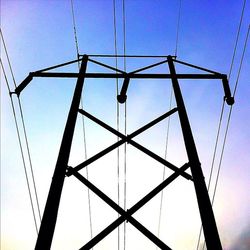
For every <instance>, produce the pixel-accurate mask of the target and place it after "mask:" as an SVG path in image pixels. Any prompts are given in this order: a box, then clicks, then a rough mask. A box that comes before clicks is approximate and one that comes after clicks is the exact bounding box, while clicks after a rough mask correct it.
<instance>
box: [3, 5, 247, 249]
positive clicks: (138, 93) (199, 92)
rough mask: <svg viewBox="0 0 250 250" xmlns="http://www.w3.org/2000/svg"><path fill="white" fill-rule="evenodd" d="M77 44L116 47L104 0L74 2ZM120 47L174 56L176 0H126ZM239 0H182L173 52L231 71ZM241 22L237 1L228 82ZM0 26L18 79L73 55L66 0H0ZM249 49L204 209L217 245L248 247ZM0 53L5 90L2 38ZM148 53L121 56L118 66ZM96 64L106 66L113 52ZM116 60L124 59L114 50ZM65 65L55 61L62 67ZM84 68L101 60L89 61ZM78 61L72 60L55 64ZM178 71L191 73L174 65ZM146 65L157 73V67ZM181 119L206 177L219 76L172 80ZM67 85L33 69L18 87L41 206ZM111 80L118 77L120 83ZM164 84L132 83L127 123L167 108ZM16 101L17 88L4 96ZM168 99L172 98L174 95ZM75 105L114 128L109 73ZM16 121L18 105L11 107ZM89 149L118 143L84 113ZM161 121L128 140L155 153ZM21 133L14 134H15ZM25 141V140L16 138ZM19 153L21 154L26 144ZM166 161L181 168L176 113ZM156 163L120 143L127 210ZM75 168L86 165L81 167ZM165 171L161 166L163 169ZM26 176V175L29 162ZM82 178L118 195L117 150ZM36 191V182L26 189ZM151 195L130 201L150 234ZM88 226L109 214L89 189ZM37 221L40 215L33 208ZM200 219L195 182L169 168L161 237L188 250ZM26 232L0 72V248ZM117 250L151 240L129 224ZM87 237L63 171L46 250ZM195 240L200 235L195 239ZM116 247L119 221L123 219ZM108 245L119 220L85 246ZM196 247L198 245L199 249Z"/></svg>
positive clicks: (84, 206)
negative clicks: (210, 212) (179, 96)
mask: <svg viewBox="0 0 250 250" xmlns="http://www.w3.org/2000/svg"><path fill="white" fill-rule="evenodd" d="M73 2H74V8H75V18H76V28H77V36H78V44H79V48H80V53H81V54H114V53H115V50H114V28H113V0H85V1H80V0H74V1H73ZM125 5H126V53H127V54H137V55H147V54H149V55H169V54H171V55H174V53H175V45H176V30H177V19H178V8H179V1H177V0H175V1H174V0H171V1H164V0H158V1H153V0H151V1H150V0H125ZM242 5H243V1H242V0H240V1H235V0H227V1H225V0H221V1H214V0H212V1H191V0H182V7H181V18H180V30H179V42H178V54H177V56H178V59H179V60H182V61H186V62H189V63H192V64H195V65H199V66H202V67H205V68H208V69H211V70H215V71H217V72H220V73H225V74H228V73H229V69H230V64H231V60H232V55H233V49H234V45H235V39H236V34H237V29H238V25H239V20H240V15H241V11H242ZM116 7H117V8H116V13H117V47H118V54H123V32H122V31H123V30H122V28H123V26H122V25H123V24H122V0H116ZM249 20H250V3H249V1H246V7H245V15H244V17H243V22H242V28H241V32H240V37H239V43H238V47H237V51H236V57H235V63H234V67H233V71H232V75H231V79H230V86H231V88H232V89H233V87H234V86H235V82H236V77H237V72H238V68H239V63H240V57H241V54H242V51H243V45H244V40H245V38H246V34H247V29H248V26H249ZM1 30H2V32H3V35H4V39H5V42H6V45H7V49H8V53H9V57H10V60H11V64H12V68H13V71H14V75H15V78H16V82H17V84H19V83H20V82H21V81H22V80H23V79H24V78H25V77H26V76H27V75H28V74H29V72H33V71H36V70H39V69H42V68H46V67H49V66H52V65H56V64H60V63H63V62H66V61H70V60H74V59H75V58H76V48H75V42H74V32H73V26H72V14H71V5H70V0H61V1H59V0H54V1H49V0H34V1H28V0H2V1H1ZM249 58H250V48H249V42H248V45H247V49H246V54H245V60H244V62H243V65H242V71H241V75H240V79H239V85H238V89H237V92H236V98H235V99H236V103H235V105H234V108H233V113H232V119H231V123H230V128H229V134H228V138H227V143H226V148H225V153H224V157H223V161H222V167H221V172H220V178H219V183H218V189H217V193H216V198H215V203H214V214H215V217H216V221H217V226H218V230H219V233H220V236H221V241H222V245H223V249H226V250H246V249H249V247H250V243H249V242H250V221H249V218H250V199H249V197H250V196H249V189H250V182H249V180H250V171H249V166H250V154H249V148H250V140H249V138H250V129H249V128H250V119H249V117H250V104H249V98H250V88H249V84H250V82H249V72H250V71H249V69H250V60H249ZM1 60H2V61H3V65H4V67H5V70H6V72H7V76H8V80H9V83H10V85H11V88H12V90H14V85H13V82H12V81H11V74H10V71H9V69H8V63H7V59H6V55H5V54H4V50H3V44H2V40H1ZM157 61H158V60H155V59H154V60H151V59H150V60H149V59H147V60H146V59H145V60H144V59H143V60H141V59H140V60H132V59H128V60H127V63H126V64H127V71H131V70H134V69H137V68H140V67H142V66H145V65H148V64H152V63H154V62H157ZM105 62H106V63H109V64H110V65H113V66H114V65H115V61H114V60H106V61H105ZM118 66H119V68H121V69H123V61H122V60H119V62H118ZM61 70H64V69H61ZM88 70H89V71H99V70H103V69H102V68H99V67H97V66H93V65H89V66H88ZM65 71H70V72H72V71H74V72H76V71H77V65H73V66H69V67H65ZM177 71H178V72H179V73H195V72H192V71H190V70H189V69H187V68H186V67H177ZM148 72H157V73H167V68H166V69H165V66H164V65H163V66H159V67H157V68H155V69H153V70H151V71H148ZM180 83H181V88H182V91H183V96H184V99H185V103H186V107H187V111H188V114H189V118H190V123H191V126H192V129H193V134H194V138H195V141H196V146H197V150H198V153H199V157H200V161H201V162H202V168H203V172H204V176H205V179H206V182H208V179H209V171H210V167H211V162H212V156H213V149H214V144H215V138H216V132H217V128H218V121H219V116H220V111H221V104H222V100H223V89H222V84H221V82H220V81H217V80H195V81H187V80H185V81H184V80H183V81H180ZM74 86H75V79H56V78H44V79H40V78H36V79H34V80H33V81H32V82H31V84H30V85H29V86H28V87H27V88H26V89H25V90H24V91H23V92H22V93H21V102H22V105H23V111H24V116H25V122H26V129H27V133H28V138H29V143H30V148H31V157H32V162H33V168H34V174H35V179H36V184H37V190H38V195H39V202H40V206H41V209H42V211H43V209H44V205H45V202H46V198H47V193H48V190H49V186H50V182H51V178H52V174H53V171H54V167H55V163H56V159H57V155H58V150H59V146H60V143H61V138H62V134H63V130H64V126H65V122H66V119H67V115H68V110H69V106H70V103H71V98H72V94H73V90H74ZM120 86H121V82H120ZM170 93H171V89H170V82H169V81H163V80H157V81H151V80H145V81H141V80H134V81H131V84H130V85H129V90H128V102H127V132H128V133H132V132H133V131H134V130H136V129H138V128H139V127H141V126H143V125H144V124H146V123H148V122H149V121H151V120H152V119H154V118H156V117H157V116H159V115H161V114H163V113H164V112H166V111H167V110H168V109H169V99H170ZM14 100H15V106H16V107H18V106H17V101H16V96H14ZM173 105H174V102H173ZM83 106H84V108H85V109H86V111H88V112H89V113H91V114H93V115H95V116H96V117H98V118H99V119H102V120H103V121H104V122H106V123H107V124H109V125H110V126H112V127H113V128H116V86H115V80H101V79H99V80H93V79H88V80H86V82H85V86H84V91H83ZM228 112H229V107H228V106H226V107H225V113H224V118H223V125H222V126H223V127H222V133H221V137H220V141H219V147H218V153H217V155H216V160H215V172H214V175H213V178H212V184H211V186H212V189H211V192H210V193H211V195H212V193H213V187H214V184H215V178H216V174H215V173H216V171H217V169H218V164H219V156H220V152H221V146H222V140H223V135H224V132H225V125H226V119H227V115H228ZM80 118H81V117H80V116H79V118H78V121H77V127H76V132H75V136H74V141H73V146H72V151H71V156H70V165H71V166H76V165H77V164H79V163H81V162H82V161H83V160H84V147H83V132H82V127H81V119H80ZM18 121H19V123H20V124H21V122H20V114H19V112H18ZM85 126H86V141H87V155H88V157H90V156H92V155H94V154H96V153H97V152H99V151H100V150H102V149H104V148H105V147H107V146H109V145H111V144H112V143H114V142H115V141H116V137H115V136H114V135H112V134H111V133H109V132H108V131H105V130H104V129H102V128H100V127H99V126H97V125H96V124H94V123H93V122H92V121H90V120H88V119H86V120H85ZM120 130H121V132H124V105H120ZM166 131H167V120H165V121H163V122H161V123H159V124H158V125H157V126H156V127H155V128H151V129H150V130H148V131H145V132H144V133H143V134H141V135H140V136H138V137H136V139H135V141H137V142H138V143H141V144H142V145H144V146H145V147H147V148H148V149H150V150H152V151H153V152H155V153H157V154H159V155H160V156H161V157H164V152H165V141H166ZM22 140H23V133H22ZM23 142H24V141H23ZM123 150H124V149H123V147H121V150H120V188H121V200H122V201H121V206H123V177H124V173H123V171H124V151H123ZM25 157H26V158H25V160H26V161H27V162H28V158H27V152H26V150H25ZM167 159H168V160H169V161H170V162H171V163H173V164H175V165H176V166H178V167H180V166H182V165H183V164H184V163H185V162H186V161H187V157H186V154H185V148H184V144H183V141H182V137H181V130H180V127H179V121H178V119H177V116H176V115H174V116H173V117H171V123H170V134H169V146H168V155H167ZM162 172H163V166H162V165H160V164H159V163H156V162H155V161H154V160H152V159H151V158H149V157H148V156H145V155H144V154H142V153H141V152H140V151H138V150H136V149H134V148H133V147H132V146H130V145H128V146H127V208H129V207H131V206H132V205H133V204H135V203H136V202H137V201H138V200H139V199H140V198H142V197H143V196H144V195H146V194H147V193H148V192H149V191H151V190H152V189H153V188H154V187H155V186H156V185H158V184H159V183H160V182H161V181H162ZM81 173H82V174H83V175H85V171H84V170H82V171H81ZM171 173H172V171H170V170H167V169H166V175H167V176H168V175H169V174H171ZM29 178H31V175H30V171H29ZM89 178H90V181H91V182H93V183H94V184H95V185H96V186H97V187H99V188H100V189H101V190H102V191H103V192H105V193H106V194H107V195H108V196H109V197H110V198H112V199H113V200H114V201H117V152H116V151H113V152H112V153H110V154H108V155H106V156H105V157H104V158H103V159H102V160H98V161H97V162H96V163H94V164H93V165H90V167H89ZM32 194H33V196H34V192H33V190H32ZM159 207H160V195H158V196H156V197H155V198H154V199H153V200H152V201H150V202H149V203H148V204H147V205H146V206H145V207H143V208H142V209H141V210H140V211H138V212H137V213H135V218H136V219H138V220H139V221H140V222H141V223H142V224H143V225H145V227H147V228H148V229H149V230H150V231H151V232H152V233H154V234H157V229H158V218H159ZM91 208H92V222H93V233H94V235H96V234H97V233H98V232H100V231H101V230H102V229H103V228H104V227H106V226H107V225H108V224H110V223H111V222H112V221H113V220H114V219H116V218H117V213H116V212H114V211H113V210H112V209H111V208H110V207H109V206H108V205H106V204H104V202H103V201H101V200H100V199H99V198H98V197H96V196H95V195H94V194H92V193H91ZM36 217H37V221H39V220H38V214H37V211H36ZM199 228H200V219H199V212H198V207H197V202H196V197H195V192H194V188H193V185H192V183H191V182H190V181H187V180H185V179H183V178H181V177H179V178H178V179H177V180H176V181H175V182H174V183H172V184H171V185H170V186H169V187H167V188H166V189H165V192H164V201H163V209H162V220H161V228H160V238H161V240H163V241H164V242H165V243H166V244H167V245H168V246H169V247H171V248H172V249H174V250H184V249H185V250H186V249H187V250H193V249H196V245H197V240H198V233H199ZM36 237H37V235H36V231H35V226H34V221H33V217H32V212H31V206H30V201H29V197H28V190H27V186H26V180H25V175H24V170H23V165H22V159H21V154H20V149H19V145H18V140H17V136H16V130H15V124H14V118H13V114H12V110H11V105H10V100H9V95H8V90H7V87H6V83H5V80H4V76H3V73H2V70H1V249H3V250H14V249H15V250H24V249H25V250H28V249H34V246H35V242H36ZM126 237H127V241H126V249H127V250H129V249H145V250H148V249H155V246H154V245H153V244H152V243H151V242H150V241H149V240H148V239H147V238H145V237H144V236H143V235H142V234H141V233H140V232H138V231H137V230H136V229H135V228H134V227H133V226H131V225H130V224H129V223H128V224H127V234H126ZM89 239H90V228H89V215H88V200H87V189H86V187H84V186H83V184H81V183H79V182H78V181H77V180H76V179H74V178H73V177H71V178H66V181H65V186H64V189H63V195H62V199H61V204H60V209H59V215H58V221H57V225H56V230H55V234H54V239H53V244H52V249H53V250H64V249H65V250H66V249H79V248H80V247H82V246H83V245H84V243H86V242H88V240H89ZM202 241H203V238H202ZM121 246H123V226H121ZM94 249H95V250H98V249H102V250H105V249H117V230H115V231H114V232H113V233H112V234H110V235H109V236H108V237H107V238H105V239H104V240H103V241H102V242H101V243H99V244H98V245H97V246H96V247H95V248H94ZM201 249H202V248H201Z"/></svg>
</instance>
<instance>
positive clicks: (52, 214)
mask: <svg viewBox="0 0 250 250" xmlns="http://www.w3.org/2000/svg"><path fill="white" fill-rule="evenodd" d="M87 61H88V57H87V56H86V55H85V56H83V59H82V64H81V68H80V71H79V76H78V79H77V83H76V87H75V91H74V95H73V99H72V103H71V107H70V110H69V114H68V119H67V123H66V126H65V129H64V134H63V138H62V142H61V146H60V150H59V154H58V158H57V163H56V167H55V171H54V175H53V178H52V182H51V186H50V190H49V194H48V198H47V202H46V206H45V210H44V213H43V218H42V222H41V226H40V230H39V234H38V238H37V242H36V247H35V250H49V249H50V247H51V243H52V239H53V234H54V230H55V225H56V220H57V214H58V208H59V203H60V198H61V193H62V188H63V183H64V178H65V173H66V168H67V166H68V161H69V155H70V149H71V144H72V139H73V134H74V129H75V124H76V118H77V113H78V108H79V105H80V100H81V94H82V88H83V83H84V78H85V73H86V68H87Z"/></svg>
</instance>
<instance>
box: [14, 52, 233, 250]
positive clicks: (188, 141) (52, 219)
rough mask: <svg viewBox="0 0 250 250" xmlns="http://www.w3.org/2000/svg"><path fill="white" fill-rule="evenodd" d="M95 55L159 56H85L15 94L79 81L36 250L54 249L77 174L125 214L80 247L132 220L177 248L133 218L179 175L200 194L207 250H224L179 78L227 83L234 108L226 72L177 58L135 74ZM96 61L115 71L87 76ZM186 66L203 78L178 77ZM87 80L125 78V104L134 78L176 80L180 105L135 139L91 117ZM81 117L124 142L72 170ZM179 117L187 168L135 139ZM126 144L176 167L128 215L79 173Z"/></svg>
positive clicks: (122, 93) (26, 81)
mask: <svg viewBox="0 0 250 250" xmlns="http://www.w3.org/2000/svg"><path fill="white" fill-rule="evenodd" d="M95 57H135V58H136V57H142V58H143V57H153V56H111V55H89V56H87V55H83V56H80V57H79V59H78V60H74V61H70V62H66V63H63V64H59V65H56V66H52V67H49V68H46V69H43V70H39V71H36V72H32V73H30V74H29V75H28V77H27V78H26V79H24V81H23V82H22V83H21V84H20V85H19V86H18V87H17V88H16V90H15V93H16V94H17V95H20V93H21V91H22V90H23V89H24V88H25V87H26V86H27V85H28V84H29V83H30V81H31V80H32V79H33V77H63V78H77V82H76V87H75V91H74V95H73V99H72V103H71V107H70V110H69V114H68V119H67V123H66V126H65V130H64V134H63V138H62V142H61V146H60V151H59V155H58V159H57V163H56V166H55V170H54V174H53V178H52V182H51V186H50V189H49V194H48V197H47V202H46V206H45V210H44V213H43V217H42V222H41V226H40V230H39V234H38V238H37V242H36V246H35V249H36V250H49V249H50V247H51V243H52V239H53V234H54V230H55V225H56V220H57V214H58V208H59V203H60V197H61V193H62V189H63V184H64V179H65V176H68V177H69V176H74V177H76V178H77V179H78V180H79V181H80V182H82V183H83V184H84V185H85V186H87V187H88V188H89V189H90V190H91V191H92V192H94V193H95V194H96V195H97V196H99V197H100V198H101V199H102V200H104V201H105V202H106V203H107V204H108V205H109V206H110V207H112V208H113V209H114V210H115V211H116V212H118V213H119V214H120V216H119V217H118V218H117V219H116V220H115V221H114V222H112V223H111V224H110V225H109V226H107V227H106V228H105V229H104V230H103V231H102V232H100V233H99V234H97V235H96V236H95V237H94V238H93V239H91V240H90V241H89V242H88V243H86V244H85V245H84V246H83V247H82V248H80V249H91V248H92V247H94V246H95V245H96V244H97V243H98V242H100V241H101V240H102V239H103V238H105V237H106V236H107V235H108V234H109V233H111V232H112V231H113V230H115V229H116V228H117V227H118V226H119V225H120V224H121V223H123V222H124V221H128V222H130V223H131V224H132V225H133V226H134V227H136V228H137V229H138V230H139V231H140V232H141V233H142V234H144V235H145V236H146V237H147V238H149V239H150V240H151V241H152V242H154V243H155V245H157V246H158V247H159V248H161V249H167V250H168V249H171V248H170V247H168V246H167V245H166V244H165V243H164V242H163V241H161V240H160V239H159V238H158V237H156V236H155V235H154V234H153V233H151V232H150V231H149V230H148V229H146V228H145V227H144V226H143V225H142V224H141V223H140V222H138V221H137V220H136V219H135V218H134V217H133V214H134V213H135V212H136V211H138V210H139V209H140V208H141V207H143V206H144V205H145V204H146V203H147V202H148V201H149V200H151V199H152V198H153V197H154V196H155V195H157V194H158V193H159V192H161V191H162V190H163V189H164V188H166V187H167V186H168V185H169V184H170V183H172V182H173V181H174V180H175V179H176V178H177V177H183V178H186V179H188V180H191V181H192V182H193V183H194V188H195V192H196V197H197V202H198V207H199V211H200V217H201V221H202V225H203V230H204V236H205V241H206V246H207V249H208V250H222V246H221V242H220V238H219V233H218V230H217V226H216V222H215V218H214V214H213V210H212V205H211V202H210V199H209V195H208V191H207V188H206V184H205V180H204V176H203V173H202V169H201V163H200V160H199V157H198V153H197V150H196V146H195V142H194V138H193V134H192V130H191V127H190V123H189V119H188V115H187V112H186V108H185V104H184V101H183V97H182V93H181V89H180V85H179V82H178V80H179V79H193V80H195V79H221V80H222V83H223V89H224V94H225V96H224V98H225V101H226V102H227V104H228V105H232V104H233V103H234V99H233V97H232V96H231V92H230V88H229V84H228V80H227V76H226V75H224V74H220V73H218V72H215V71H211V70H208V69H205V68H202V67H198V66H195V65H192V64H189V63H186V62H182V61H179V60H176V57H173V56H158V57H157V56H156V57H157V58H164V60H162V61H160V62H158V63H154V64H151V65H148V66H146V67H143V68H140V69H137V70H135V71H133V72H129V73H127V72H125V71H123V70H120V69H117V68H114V67H112V66H109V65H107V64H104V63H102V62H99V61H96V60H94V59H93V58H95ZM76 62H81V66H80V70H79V72H78V73H62V72H50V70H52V69H56V68H59V67H62V66H66V65H69V64H72V63H76ZM89 62H91V63H94V64H97V65H100V66H102V67H103V68H105V69H110V70H112V71H113V73H89V72H87V64H88V63H89ZM176 63H178V64H182V65H185V66H187V67H191V68H195V69H198V70H201V71H203V72H206V74H205V73H203V74H177V73H176V69H175V64H176ZM162 64H167V65H168V68H169V74H149V73H140V72H143V71H145V70H147V69H151V68H154V67H157V66H159V65H162ZM86 78H113V79H115V78H119V79H123V85H122V88H121V91H120V94H119V95H118V96H117V99H118V101H119V102H120V103H124V102H125V101H126V99H127V94H126V93H127V89H128V86H129V82H130V80H131V79H170V80H171V81H172V86H173V93H174V96H175V100H176V107H175V108H173V109H172V110H170V111H168V112H166V113H165V114H163V115H161V116H160V117H158V118H156V119H155V120H153V121H151V122H149V123H148V124H146V125H144V126H142V127H141V128H139V129H138V130H136V131H134V132H133V133H131V134H129V135H124V134H122V133H120V132H119V131H117V130H115V129H114V128H112V127H110V126H109V125H107V124H106V123H104V122H103V121H101V120H99V119H98V118H96V117H94V116H93V115H91V114H89V113H88V112H86V111H85V110H82V109H79V104H80V99H81V94H82V89H83V84H84V80H85V79H86ZM78 113H80V114H81V115H84V116H85V117H87V118H89V119H91V120H92V121H94V122H95V123H97V124H98V125H100V126H101V127H103V128H105V129H106V130H108V131H110V132H111V133H113V134H114V135H116V136H118V137H119V138H120V140H119V141H117V142H116V143H114V144H112V145H111V146H109V147H107V148H106V149H104V150H103V151H101V152H99V153H97V154H96V155H94V156H93V157H91V158H89V159H87V160H85V161H84V162H82V163H81V164H79V165H77V166H75V167H70V166H68V161H69V155H70V150H71V144H72V139H73V135H74V129H75V124H76V119H77V115H78ZM174 113H178V116H179V120H180V125H181V129H182V135H183V139H184V143H185V148H186V153H187V157H188V162H187V163H185V164H183V166H182V167H180V168H178V167H176V166H175V165H173V164H172V163H170V162H168V161H166V160H165V159H163V158H161V157H160V156H158V155H157V154H155V153H153V152H152V151H150V150H148V149H147V148H145V147H144V146H142V145H140V144H139V143H137V142H135V141H134V140H133V138H134V137H136V136H137V135H139V134H141V133H142V132H144V131H145V130H147V129H149V128H150V127H152V126H154V125H156V124H157V123H159V122H160V121H162V120H163V119H165V118H167V117H169V116H170V115H172V114H174ZM124 143H129V144H130V145H132V146H134V147H135V148H137V149H138V150H140V151H142V152H143V153H145V154H147V155H149V156H150V157H152V158H153V159H155V160H156V161H158V162H160V163H162V164H163V165H164V166H165V167H167V168H169V169H171V170H172V171H173V173H172V174H171V175H170V176H169V177H168V178H166V179H165V180H164V181H163V182H162V183H160V184H159V185H158V186H157V187H156V188H154V189H153V190H152V191H151V192H149V193H148V194H147V195H146V196H144V197H143V198H142V199H141V200H139V201H138V202H137V203H136V204H135V205H133V206H132V207H131V208H129V209H127V210H126V211H125V210H124V209H123V208H121V207H120V206H119V205H117V203H116V202H114V201H113V200H112V199H110V198H109V197H108V196H107V195H106V194H105V193H103V192H102V191H101V190H100V189H98V187H96V186H95V185H94V184H92V183H91V182H90V181H88V180H87V179H86V178H85V177H83V176H82V175H81V174H80V173H79V170H81V169H83V168H84V167H86V166H88V165H90V164H91V163H93V162H94V161H96V160H97V159H99V158H101V157H103V156H104V155H106V154H107V153H109V152H111V151H112V150H114V149H116V148H117V147H119V146H121V145H122V144H124ZM188 168H190V170H191V175H190V174H188V173H187V172H185V171H186V170H187V169H188Z"/></svg>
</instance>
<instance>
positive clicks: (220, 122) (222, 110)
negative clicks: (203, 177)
mask: <svg viewBox="0 0 250 250" xmlns="http://www.w3.org/2000/svg"><path fill="white" fill-rule="evenodd" d="M245 4H246V0H244V2H243V7H242V11H241V16H240V22H239V26H238V30H237V35H236V39H235V45H234V49H233V56H232V60H231V64H230V69H229V75H228V78H229V79H230V78H231V73H232V69H233V65H234V61H235V55H236V50H237V47H238V41H239V35H240V30H241V25H242V20H243V16H244V12H245ZM236 83H238V81H237V82H236ZM236 87H237V85H236ZM235 89H236V88H235ZM234 93H235V91H234ZM233 96H234V94H233ZM224 108H225V100H223V103H222V108H221V114H220V119H219V125H218V130H217V135H216V142H215V147H214V153H213V158H212V165H211V170H210V174H209V181H208V191H209V190H210V185H211V180H212V175H213V171H214V163H215V156H216V153H217V147H218V141H219V135H220V131H221V124H222V118H223V114H224ZM231 110H232V106H231V107H230V111H229V117H228V120H230V116H231ZM228 126H229V124H227V127H226V132H225V137H224V142H223V147H222V152H221V159H222V155H223V152H224V147H225V145H224V143H225V141H226V137H227V135H226V134H227V130H228ZM221 159H220V163H219V167H218V172H217V176H216V183H215V189H214V194H213V197H214V195H215V192H216V188H217V183H218V178H219V173H220V169H221ZM213 200H214V198H213V199H212V204H213ZM201 234H202V226H201V228H200V232H199V237H198V243H197V248H196V249H197V250H198V248H199V245H200V240H201ZM203 249H204V245H203Z"/></svg>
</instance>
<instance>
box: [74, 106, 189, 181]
mask: <svg viewBox="0 0 250 250" xmlns="http://www.w3.org/2000/svg"><path fill="white" fill-rule="evenodd" d="M176 110H177V109H172V110H171V111H169V112H167V113H166V114H168V115H169V114H173V113H174V112H175V111H176ZM79 112H80V113H81V114H83V115H85V116H87V117H88V118H89V119H91V120H92V121H94V122H96V123H97V124H99V125H100V126H102V127H104V128H105V129H107V130H108V131H110V132H112V133H113V134H115V135H117V136H119V137H120V138H121V139H122V140H124V141H127V142H128V143H130V144H131V145H132V146H134V147H136V148H137V149H139V150H140V151H142V152H143V153H145V154H147V155H149V156H150V157H152V158H153V159H155V160H156V161H158V162H160V163H162V164H163V165H165V166H166V167H168V168H170V169H171V170H173V171H177V170H178V168H177V167H176V166H174V165H173V164H171V163H170V162H168V161H166V160H165V159H163V158H161V157H160V156H158V155H157V154H155V153H153V152H152V151H150V150H148V149H147V148H145V147H143V146H142V145H140V144H139V143H137V142H135V141H133V140H132V138H133V137H135V136H136V135H138V132H137V131H135V132H134V133H133V134H132V136H131V135H128V136H125V135H123V134H122V133H120V132H119V131H117V130H115V129H114V128H112V127H110V126H109V125H107V124H106V123H104V122H103V121H101V120H99V119H97V118H96V117H94V116H93V115H91V114H89V113H88V112H86V111H84V110H82V109H79ZM166 114H164V115H163V116H160V117H159V118H160V119H155V120H154V121H153V122H154V124H155V122H159V120H161V119H162V117H165V116H166ZM149 124H150V125H151V124H152V123H149ZM147 128H149V126H148V125H146V126H143V127H142V128H141V129H139V132H143V131H145V130H146V129H147ZM181 175H182V176H183V177H185V178H186V179H188V180H191V179H192V176H191V175H190V174H188V173H182V174H181Z"/></svg>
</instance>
